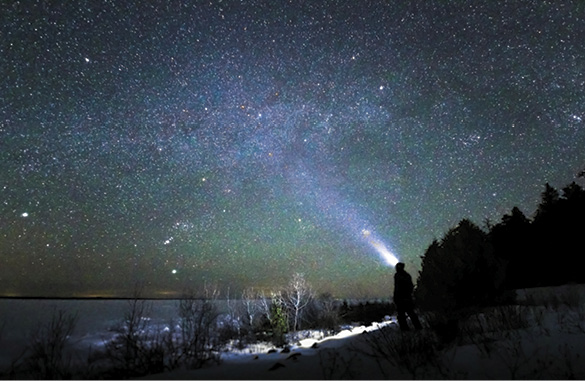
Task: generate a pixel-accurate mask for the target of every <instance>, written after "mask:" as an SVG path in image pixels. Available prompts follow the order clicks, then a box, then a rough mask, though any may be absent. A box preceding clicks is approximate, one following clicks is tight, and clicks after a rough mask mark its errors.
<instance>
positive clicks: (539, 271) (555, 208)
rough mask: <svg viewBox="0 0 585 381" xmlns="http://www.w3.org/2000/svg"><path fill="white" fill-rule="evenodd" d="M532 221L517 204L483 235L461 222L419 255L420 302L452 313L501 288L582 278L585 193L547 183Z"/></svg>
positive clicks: (571, 186)
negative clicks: (420, 258) (556, 187)
mask: <svg viewBox="0 0 585 381" xmlns="http://www.w3.org/2000/svg"><path fill="white" fill-rule="evenodd" d="M541 196H542V199H541V202H540V204H539V206H538V208H537V210H536V212H535V214H534V219H533V220H532V221H531V220H530V219H529V218H527V217H526V216H525V215H524V213H523V212H522V211H521V210H520V209H519V208H517V207H514V208H513V209H512V210H511V212H510V213H509V214H505V215H504V216H502V219H501V222H499V223H497V224H495V225H493V226H489V227H488V229H489V232H488V233H485V232H484V231H482V230H481V229H480V228H479V227H477V226H476V225H475V224H473V223H472V222H471V221H469V220H466V219H464V220H462V221H461V222H460V223H459V224H458V225H457V226H456V227H455V228H452V229H451V230H449V231H448V232H447V233H446V234H445V236H444V237H443V239H441V240H440V241H438V240H434V241H433V242H432V243H431V245H430V246H429V247H428V248H427V250H426V252H425V254H424V256H423V257H422V269H421V271H420V273H419V277H418V282H417V288H416V291H415V296H416V298H417V301H418V303H419V306H420V307H422V308H424V309H427V310H434V311H456V310H458V309H463V308H466V307H471V306H477V305H485V304H486V303H492V302H494V301H495V300H496V299H497V297H498V295H499V294H500V293H501V292H502V291H503V290H505V289H518V288H526V287H537V286H554V285H560V284H565V283H570V282H579V283H583V282H585V271H583V270H582V265H581V263H582V258H585V245H584V244H583V233H585V191H584V190H583V188H582V187H580V186H579V185H578V184H576V183H575V182H573V183H571V184H569V185H568V186H567V187H565V188H564V189H563V190H562V195H561V194H560V193H559V191H557V190H556V189H555V188H554V187H552V186H551V185H550V184H545V189H544V191H543V193H542V194H541Z"/></svg>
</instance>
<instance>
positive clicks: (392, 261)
mask: <svg viewBox="0 0 585 381" xmlns="http://www.w3.org/2000/svg"><path fill="white" fill-rule="evenodd" d="M362 237H363V238H364V239H365V240H366V241H367V242H368V244H369V245H370V246H372V247H373V248H374V250H376V252H378V254H379V255H380V258H381V259H382V260H383V261H384V262H385V263H386V264H387V265H388V266H396V264H397V263H398V262H399V260H398V258H397V257H396V255H394V253H392V252H391V251H390V250H389V249H388V248H387V247H386V245H385V244H384V242H382V241H381V240H379V239H378V238H375V237H373V236H372V232H371V231H370V230H368V229H362Z"/></svg>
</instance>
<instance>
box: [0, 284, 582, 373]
mask: <svg viewBox="0 0 585 381" xmlns="http://www.w3.org/2000/svg"><path fill="white" fill-rule="evenodd" d="M517 294H518V303H517V304H516V305H513V306H507V307H502V308H496V309H486V310H485V311H482V312H481V313H479V314H476V315H474V316H473V317H472V318H470V319H469V320H468V321H467V323H466V324H462V329H461V331H460V332H459V335H458V337H457V339H456V340H455V341H453V342H451V343H442V342H440V340H438V338H437V336H436V335H435V334H434V331H432V330H430V329H424V330H423V331H420V332H409V333H406V334H402V333H400V331H399V330H398V329H397V325H396V322H395V318H394V317H389V318H388V319H386V320H385V321H382V322H379V323H374V324H372V325H371V326H351V327H346V329H344V330H342V331H341V332H339V333H337V334H336V335H334V336H330V337H323V334H322V333H321V332H317V331H313V332H309V331H307V332H302V333H300V337H304V339H298V340H291V345H290V347H289V348H288V349H287V350H285V351H283V350H282V348H273V346H272V345H270V344H268V343H258V344H254V345H250V346H247V347H245V348H244V349H235V348H234V349H230V350H228V351H226V352H224V353H222V355H221V362H220V364H219V365H218V364H215V363H210V364H209V365H206V366H205V367H203V368H201V369H176V370H173V371H171V372H165V373H159V374H153V375H151V376H148V377H145V378H146V379H382V378H390V379H407V378H433V379H437V378H448V379H453V378H464V379H512V378H530V379H541V378H542V379H544V378H546V379H571V378H574V379H583V378H585V361H583V357H584V356H585V286H583V285H572V286H562V287H556V288H543V289H530V290H520V291H518V293H517ZM34 303H36V304H34ZM55 303H57V306H55V305H54V304H55ZM68 303H69V304H68ZM71 303H73V304H71ZM157 303H158V302H157ZM125 306H126V302H125V301H31V300H20V301H17V300H0V313H1V315H0V316H2V318H1V319H2V320H3V322H4V324H3V325H4V329H3V331H2V336H1V337H0V372H2V374H3V375H4V377H7V374H8V373H7V372H6V366H8V365H9V364H10V361H11V359H13V358H14V356H15V355H18V352H19V350H20V349H21V348H23V347H24V345H25V343H26V337H27V335H26V334H24V332H25V329H26V328H27V327H28V328H29V329H30V328H31V327H34V325H35V324H38V322H39V318H38V317H37V316H35V314H37V315H38V314H40V312H39V311H47V310H49V309H54V308H61V309H67V307H74V308H73V310H74V311H76V312H77V313H78V316H79V322H78V325H77V327H76V331H75V333H74V334H73V335H72V336H71V338H70V341H71V343H73V344H74V346H75V348H77V349H78V350H79V351H81V350H82V349H83V348H87V347H88V346H89V345H91V346H93V348H94V349H95V348H97V347H99V346H100V345H102V346H103V342H104V340H107V339H108V338H111V337H112V336H113V334H114V333H113V331H112V327H114V326H115V325H116V323H117V322H119V320H120V318H121V316H123V310H124V308H125ZM174 306H175V304H174V303H173V302H171V301H168V302H160V304H157V305H155V307H154V308H153V312H155V311H156V314H157V315H156V316H155V317H153V318H156V319H158V320H159V321H164V320H165V319H170V318H171V317H172V316H173V313H174V310H173V308H174ZM68 309H69V310H70V311H71V308H68ZM114 312H116V313H114ZM15 319H16V320H15ZM1 325H2V321H0V326H1ZM275 349H276V351H275ZM79 353H83V351H81V352H79Z"/></svg>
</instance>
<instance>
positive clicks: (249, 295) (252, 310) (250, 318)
mask: <svg viewBox="0 0 585 381" xmlns="http://www.w3.org/2000/svg"><path fill="white" fill-rule="evenodd" d="M259 300H260V301H261V300H262V298H260V297H259V294H258V293H257V292H256V290H254V288H246V289H244V291H242V305H243V306H244V310H245V313H246V319H247V323H248V324H249V325H250V327H251V328H253V327H254V323H255V321H254V319H255V317H256V314H257V313H258V312H260V311H261V310H262V309H261V306H260V304H259Z"/></svg>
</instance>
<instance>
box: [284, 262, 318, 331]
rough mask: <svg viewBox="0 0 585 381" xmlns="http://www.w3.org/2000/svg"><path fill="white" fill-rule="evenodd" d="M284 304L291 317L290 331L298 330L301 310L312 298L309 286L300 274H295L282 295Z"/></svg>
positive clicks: (312, 293) (311, 290)
mask: <svg viewBox="0 0 585 381" xmlns="http://www.w3.org/2000/svg"><path fill="white" fill-rule="evenodd" d="M283 296H284V302H285V305H286V307H287V308H288V310H289V313H290V315H291V317H292V329H293V331H296V330H297V329H299V328H300V324H301V320H302V314H303V312H304V311H303V310H304V309H305V307H307V305H309V303H310V302H311V301H312V300H313V298H314V292H313V289H312V288H311V285H310V284H309V283H308V282H307V280H306V279H305V276H304V275H303V274H301V273H295V274H294V275H293V277H292V279H291V281H290V282H289V284H288V287H287V289H286V291H285V293H284V295H283Z"/></svg>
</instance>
